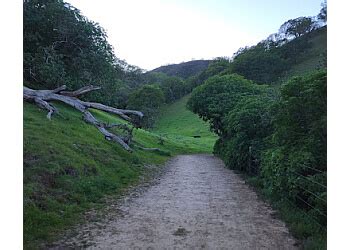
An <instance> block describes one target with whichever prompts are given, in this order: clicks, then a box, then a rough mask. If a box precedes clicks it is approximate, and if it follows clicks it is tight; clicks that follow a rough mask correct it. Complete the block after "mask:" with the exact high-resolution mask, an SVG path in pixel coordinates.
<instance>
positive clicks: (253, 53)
mask: <svg viewBox="0 0 350 250" xmlns="http://www.w3.org/2000/svg"><path fill="white" fill-rule="evenodd" d="M287 68H288V65H287V61H286V60H285V59H283V58H282V57H281V56H280V55H279V54H278V50H277V49H269V50H267V49H266V48H265V46H264V44H258V45H256V46H253V47H251V48H249V49H246V50H244V51H242V52H241V53H240V54H239V55H238V56H236V57H235V59H234V61H233V62H232V64H231V65H230V72H235V73H237V74H240V75H242V76H244V77H246V78H247V79H250V80H253V81H255V82H257V83H260V84H262V83H271V82H274V81H276V80H277V79H278V77H279V76H280V75H281V74H282V72H284V71H285V70H286V69H287Z"/></svg>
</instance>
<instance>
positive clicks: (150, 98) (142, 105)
mask: <svg viewBox="0 0 350 250" xmlns="http://www.w3.org/2000/svg"><path fill="white" fill-rule="evenodd" d="M164 102H165V98H164V94H163V92H162V90H161V89H160V88H159V87H158V86H155V85H144V86H142V87H140V88H139V89H137V90H135V91H134V92H133V93H131V94H130V96H129V99H128V105H127V108H130V109H137V110H140V111H142V112H143V113H144V115H145V117H144V118H143V120H142V124H141V125H142V126H143V127H147V128H150V127H152V126H153V124H154V122H155V118H156V115H157V111H158V109H159V107H160V106H161V105H162V104H163V103H164Z"/></svg>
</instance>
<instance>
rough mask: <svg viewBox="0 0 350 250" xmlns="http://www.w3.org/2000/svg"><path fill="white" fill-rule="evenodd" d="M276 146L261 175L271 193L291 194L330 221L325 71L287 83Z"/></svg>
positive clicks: (268, 154)
mask: <svg viewBox="0 0 350 250" xmlns="http://www.w3.org/2000/svg"><path fill="white" fill-rule="evenodd" d="M274 126H275V131H274V134H273V137H272V145H273V146H272V147H271V148H270V149H269V150H267V151H266V152H264V157H263V159H264V160H263V164H262V179H263V180H264V187H265V189H266V190H268V192H270V193H271V194H272V195H280V194H284V195H288V198H289V199H292V200H293V201H295V203H296V204H297V205H298V206H300V207H301V208H303V209H305V210H307V211H310V213H312V214H313V216H314V217H316V218H318V220H319V221H320V222H322V223H323V224H325V223H326V217H325V215H326V202H325V200H326V191H327V190H326V188H325V186H326V185H327V184H326V172H327V76H326V72H324V71H320V72H317V73H314V74H312V75H309V76H307V77H303V78H302V77H296V78H293V79H292V80H290V81H289V82H288V83H287V84H285V85H283V86H282V89H281V100H280V101H279V102H278V103H277V113H276V115H275V120H274Z"/></svg>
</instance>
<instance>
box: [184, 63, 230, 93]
mask: <svg viewBox="0 0 350 250" xmlns="http://www.w3.org/2000/svg"><path fill="white" fill-rule="evenodd" d="M229 65H230V62H229V60H228V59H226V58H221V57H219V58H216V59H214V60H213V61H211V62H210V63H209V66H208V68H207V69H205V70H204V71H202V72H201V73H200V74H198V75H195V76H192V77H190V78H188V79H187V82H188V85H189V87H190V89H191V90H193V89H194V88H195V87H197V86H199V85H201V84H203V83H204V81H205V80H207V79H208V78H209V77H212V76H214V75H217V74H219V73H221V72H223V71H225V70H226V69H228V67H229Z"/></svg>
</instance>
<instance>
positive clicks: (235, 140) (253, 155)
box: [214, 95, 273, 174]
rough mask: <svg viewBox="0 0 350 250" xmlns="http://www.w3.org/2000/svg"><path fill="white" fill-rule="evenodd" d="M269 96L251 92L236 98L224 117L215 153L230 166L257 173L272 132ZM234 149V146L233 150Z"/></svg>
mask: <svg viewBox="0 0 350 250" xmlns="http://www.w3.org/2000/svg"><path fill="white" fill-rule="evenodd" d="M272 104H273V100H272V99H271V97H268V96H266V95H264V96H251V97H247V98H244V99H242V100H241V101H239V102H238V103H237V104H236V105H235V106H234V108H233V109H232V110H231V111H230V112H229V114H228V116H227V117H226V119H225V122H224V124H225V131H226V132H225V136H224V137H222V138H221V139H220V141H218V143H217V144H216V146H215V150H214V153H216V154H218V155H220V156H221V157H222V158H223V159H224V161H225V162H226V164H227V165H228V166H229V167H230V168H234V169H238V170H241V171H246V172H247V173H249V174H258V173H259V170H260V169H259V168H260V162H261V153H262V151H263V150H264V149H265V148H266V146H267V145H268V142H267V138H268V137H269V136H270V135H271V133H272V132H273V127H272V118H273V115H272V113H271V106H272ZM232 149H234V150H232Z"/></svg>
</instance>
